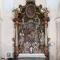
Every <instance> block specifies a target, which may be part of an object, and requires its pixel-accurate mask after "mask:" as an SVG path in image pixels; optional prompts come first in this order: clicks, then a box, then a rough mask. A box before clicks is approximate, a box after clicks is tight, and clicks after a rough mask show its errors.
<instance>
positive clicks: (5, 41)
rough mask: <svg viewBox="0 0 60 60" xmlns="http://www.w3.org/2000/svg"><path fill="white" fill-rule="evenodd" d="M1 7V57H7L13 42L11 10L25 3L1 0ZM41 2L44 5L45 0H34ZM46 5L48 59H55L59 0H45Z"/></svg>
mask: <svg viewBox="0 0 60 60" xmlns="http://www.w3.org/2000/svg"><path fill="white" fill-rule="evenodd" d="M1 2H2V7H1V12H2V14H1V15H2V16H1V17H2V20H3V23H2V57H5V58H6V57H7V53H9V52H10V53H12V52H13V42H12V38H13V36H14V33H13V31H14V28H13V27H14V26H13V22H12V12H11V11H12V10H13V9H14V8H16V7H18V5H19V4H22V5H25V2H26V1H25V0H1ZM42 2H43V6H44V7H45V6H46V4H45V0H36V4H37V5H39V4H40V3H42ZM46 2H47V7H48V9H49V11H50V13H49V16H50V22H49V27H48V32H49V33H48V35H49V38H50V43H52V45H51V46H50V47H49V49H50V50H49V51H50V60H56V25H55V18H56V17H58V16H57V11H58V10H57V9H58V8H57V7H58V2H59V0H46Z"/></svg>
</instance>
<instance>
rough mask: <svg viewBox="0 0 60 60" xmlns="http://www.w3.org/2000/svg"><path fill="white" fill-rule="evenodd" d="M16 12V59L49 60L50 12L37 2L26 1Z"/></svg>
mask: <svg viewBox="0 0 60 60" xmlns="http://www.w3.org/2000/svg"><path fill="white" fill-rule="evenodd" d="M13 12H14V18H13V22H14V30H15V31H14V32H15V33H14V39H13V42H14V54H13V55H14V59H15V60H17V58H18V60H45V56H46V60H49V59H48V58H49V49H48V47H49V46H48V42H49V40H48V30H47V28H48V22H49V16H48V13H49V11H48V10H47V8H44V7H43V6H42V5H41V4H40V5H39V6H36V4H35V0H26V5H25V6H22V5H19V7H18V8H16V9H14V10H13Z"/></svg>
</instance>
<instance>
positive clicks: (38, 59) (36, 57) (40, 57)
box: [18, 53, 46, 60]
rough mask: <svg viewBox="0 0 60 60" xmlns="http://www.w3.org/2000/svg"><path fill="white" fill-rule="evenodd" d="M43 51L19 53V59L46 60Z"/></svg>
mask: <svg viewBox="0 0 60 60" xmlns="http://www.w3.org/2000/svg"><path fill="white" fill-rule="evenodd" d="M45 58H46V57H45V55H44V54H43V53H41V54H40V53H39V54H19V55H18V60H45Z"/></svg>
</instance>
